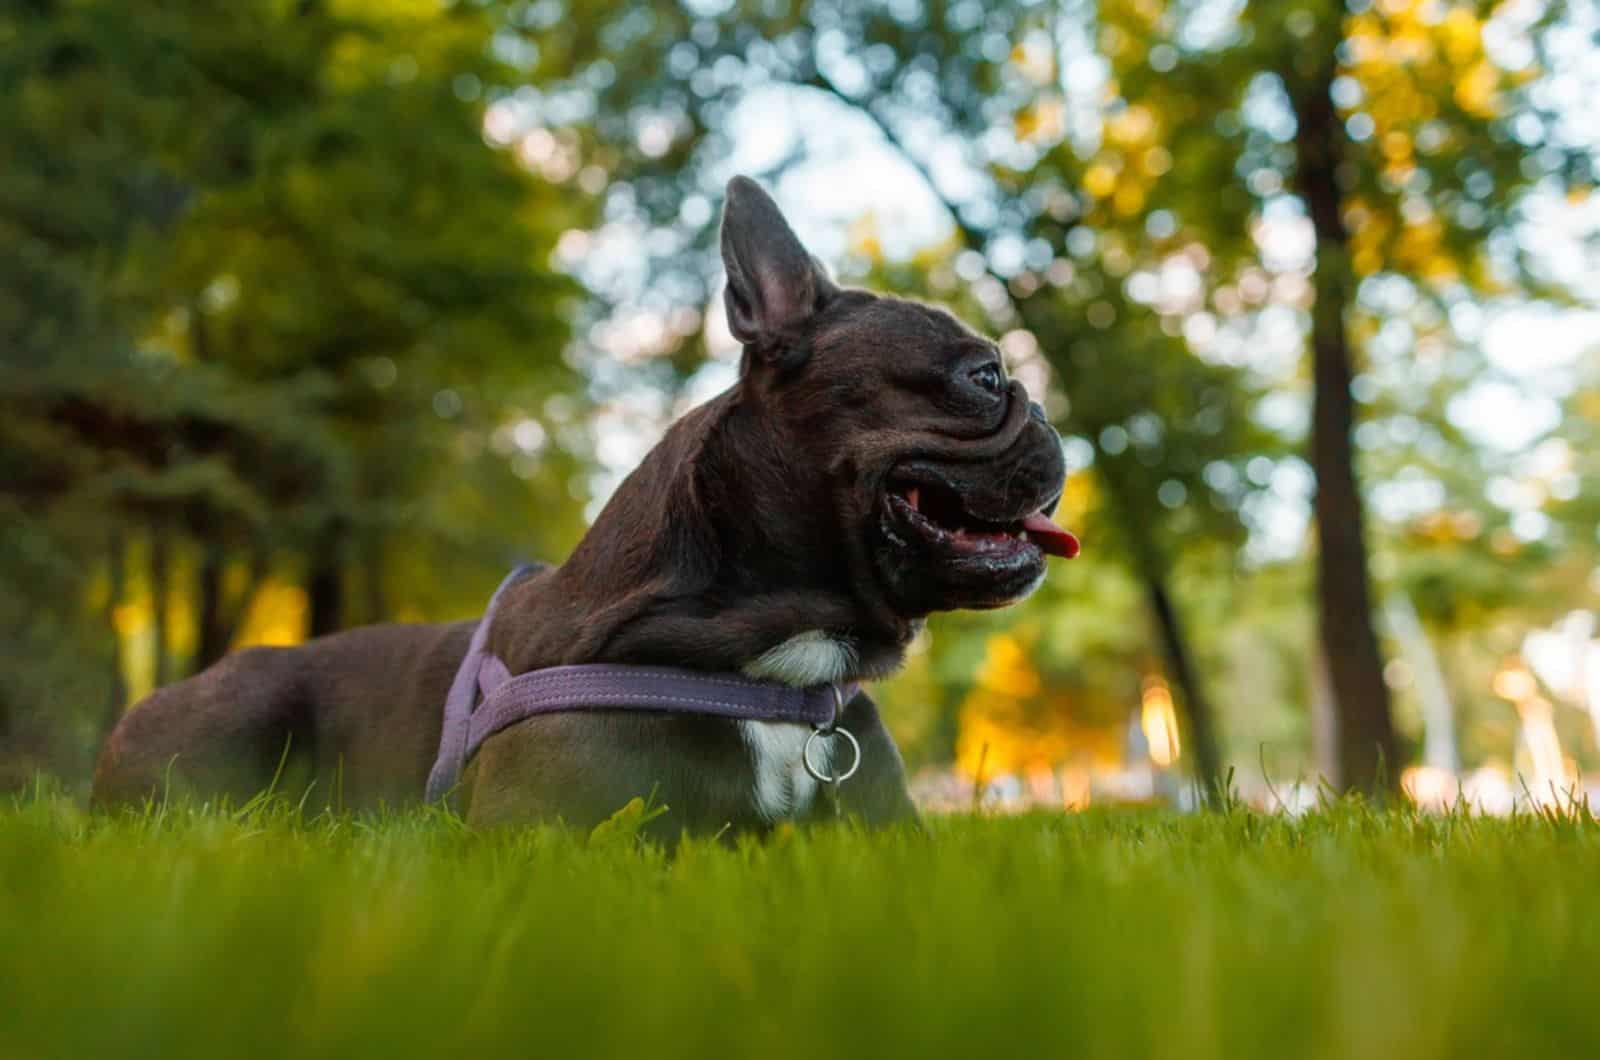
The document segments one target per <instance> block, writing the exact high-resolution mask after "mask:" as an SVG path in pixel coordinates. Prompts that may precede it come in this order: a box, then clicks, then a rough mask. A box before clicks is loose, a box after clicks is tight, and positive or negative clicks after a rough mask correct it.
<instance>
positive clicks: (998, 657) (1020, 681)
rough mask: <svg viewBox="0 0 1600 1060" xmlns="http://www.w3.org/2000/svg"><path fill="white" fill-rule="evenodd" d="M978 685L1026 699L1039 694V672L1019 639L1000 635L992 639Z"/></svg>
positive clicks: (1004, 634)
mask: <svg viewBox="0 0 1600 1060" xmlns="http://www.w3.org/2000/svg"><path fill="white" fill-rule="evenodd" d="M986 647H987V652H986V653H985V655H984V659H983V664H982V665H981V666H979V667H978V674H977V677H978V684H979V685H980V686H982V687H983V688H985V689H988V690H989V691H992V692H999V693H1001V694H1002V695H1006V696H1011V697H1013V698H1016V699H1025V698H1027V697H1029V696H1035V695H1038V694H1039V673H1038V671H1037V670H1035V669H1034V668H1033V663H1032V661H1031V660H1030V659H1029V658H1028V655H1027V652H1025V651H1024V650H1023V648H1022V645H1021V643H1019V642H1018V640H1017V638H1016V637H1015V636H1013V635H1011V634H1009V633H999V634H996V635H995V636H992V637H990V638H989V641H988V644H987V645H986Z"/></svg>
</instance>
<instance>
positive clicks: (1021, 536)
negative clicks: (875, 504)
mask: <svg viewBox="0 0 1600 1060" xmlns="http://www.w3.org/2000/svg"><path fill="white" fill-rule="evenodd" d="M888 503H889V506H890V508H891V509H892V510H893V511H894V512H895V514H897V515H898V516H899V517H900V519H901V520H902V521H903V522H904V523H905V525H906V526H907V527H909V528H911V529H913V530H915V531H916V532H917V533H919V534H920V535H922V536H923V537H924V538H926V539H928V540H929V541H930V542H932V543H935V544H938V545H940V546H943V547H944V548H947V549H949V550H951V551H953V552H958V553H970V554H974V555H985V556H994V557H997V558H998V557H1000V556H1010V555H1018V554H1021V553H1023V552H1026V551H1030V550H1032V549H1035V548H1036V549H1038V550H1039V551H1041V552H1044V553H1046V554H1047V555H1051V556H1061V557H1064V558H1066V559H1071V558H1072V557H1073V556H1076V555H1077V554H1078V539H1077V538H1076V537H1075V536H1073V534H1072V533H1071V532H1069V531H1067V530H1064V529H1062V528H1061V527H1059V526H1057V525H1056V524H1055V522H1054V521H1053V520H1052V519H1051V518H1050V517H1049V516H1048V515H1046V514H1045V512H1044V510H1043V509H1040V510H1039V511H1035V512H1032V513H1030V514H1028V515H1024V516H1022V517H1021V518H1018V519H1013V520H1009V521H1005V522H994V521H990V520H987V519H982V518H979V517H978V516H975V515H973V514H972V513H971V512H969V511H968V510H967V507H966V505H965V504H963V503H962V501H961V497H960V495H959V494H958V493H957V492H956V491H955V490H954V489H952V488H951V487H949V486H946V485H944V484H942V483H938V482H930V481H917V482H910V481H906V482H896V483H892V484H891V485H890V488H889V493H888Z"/></svg>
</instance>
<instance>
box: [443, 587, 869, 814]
mask: <svg viewBox="0 0 1600 1060" xmlns="http://www.w3.org/2000/svg"><path fill="white" fill-rule="evenodd" d="M536 569H537V568H535V567H528V566H524V567H518V568H517V569H516V570H514V571H512V572H511V573H510V574H509V575H507V576H506V579H505V581H503V582H501V583H500V588H498V589H496V590H495V592H494V596H492V597H490V599H489V607H488V610H486V611H485V612H484V614H483V618H482V619H481V620H480V621H479V622H478V628H477V629H475V630H474V631H473V633H472V641H471V643H470V644H468V646H467V654H466V658H464V659H462V660H461V666H460V667H459V668H458V669H457V670H456V676H455V680H454V681H452V682H451V684H450V694H449V696H448V697H447V698H446V699H445V702H444V729H443V732H442V733H441V735H440V738H439V756H438V758H436V759H435V760H434V763H433V769H432V770H431V771H430V772H429V774H428V789H427V797H428V799H429V800H430V801H433V800H437V799H441V798H443V797H444V796H445V795H447V794H448V793H449V792H450V790H451V789H452V788H454V787H455V785H456V782H457V781H459V780H460V779H461V772H462V770H463V769H465V768H466V764H467V760H468V759H470V758H471V757H472V756H473V755H474V754H476V753H477V751H478V748H479V747H480V746H482V744H483V741H485V740H487V739H488V738H489V737H490V736H493V735H494V734H495V733H497V732H499V731H500V730H501V729H504V728H506V727H507V726H510V725H515V724H516V723H517V722H519V721H524V720H526V719H528V718H532V717H535V716H537V715H540V714H554V713H558V712H562V711H571V710H648V711H665V712H671V713H680V714H712V715H717V716H719V717H724V718H736V719H739V720H742V721H788V722H803V723H805V724H808V725H810V726H811V727H812V734H811V736H810V737H809V738H808V739H807V741H806V744H805V746H804V748H803V750H802V753H801V759H802V762H803V763H804V765H805V768H806V770H807V772H809V773H811V775H812V776H813V777H815V778H816V779H818V780H820V781H824V782H833V783H837V782H839V781H842V780H845V779H847V778H848V777H849V776H850V775H851V774H852V773H854V772H855V770H856V767H857V766H858V765H859V764H860V761H861V749H860V746H859V745H858V744H857V743H856V741H855V737H853V736H851V735H850V733H849V731H848V730H846V729H841V728H837V727H836V725H835V723H836V722H837V721H838V717H839V715H840V714H842V713H843V710H844V704H845V703H847V702H849V701H850V699H851V698H852V697H853V696H854V695H855V691H856V689H855V686H854V685H847V686H845V687H843V688H840V687H838V686H836V685H815V686H812V687H810V688H791V687H789V686H787V685H779V684H772V683H770V682H766V681H754V680H751V679H750V678H747V677H743V676H741V675H738V674H717V673H704V672H700V671H696V670H681V669H677V668H674V667H666V666H623V665H612V664H606V663H594V664H586V665H581V666H552V667H549V668H547V669H543V670H529V671H528V672H527V673H523V674H517V675H515V676H513V675H512V673H511V671H510V670H508V669H507V668H506V664H505V663H504V662H502V661H501V660H500V659H499V657H497V656H496V655H495V654H494V653H493V652H491V651H489V649H488V646H487V644H488V639H489V624H490V620H491V619H492V618H493V617H494V613H495V609H496V608H497V607H498V605H499V603H500V600H501V597H503V596H504V595H505V591H506V590H507V589H508V588H510V587H511V586H512V585H513V584H514V583H516V582H517V581H519V580H520V579H522V578H523V577H524V576H525V575H527V574H529V573H531V572H533V571H534V570H536ZM480 695H481V697H482V698H481V700H480V698H479V697H480ZM836 734H837V735H841V736H844V737H845V738H846V739H847V741H848V742H849V744H850V745H851V747H852V748H853V750H854V752H855V760H854V762H853V764H852V765H851V766H850V768H849V769H848V770H846V771H844V772H843V773H841V774H831V773H830V774H826V775H825V774H823V773H821V772H819V771H818V770H817V769H816V768H815V767H814V766H813V765H812V762H811V757H810V750H811V745H812V743H813V742H814V741H815V740H816V738H817V737H819V736H833V735H836Z"/></svg>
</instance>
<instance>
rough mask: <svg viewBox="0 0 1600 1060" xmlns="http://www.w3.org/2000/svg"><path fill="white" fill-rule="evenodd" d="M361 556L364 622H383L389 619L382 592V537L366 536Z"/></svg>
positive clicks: (387, 607)
mask: <svg viewBox="0 0 1600 1060" xmlns="http://www.w3.org/2000/svg"><path fill="white" fill-rule="evenodd" d="M365 544H366V548H365V554H364V555H363V556H362V564H361V568H362V571H361V572H362V575H363V588H364V589H365V590H366V601H365V607H366V620H367V621H368V622H383V621H386V620H387V619H388V617H389V601H388V600H387V599H386V598H385V596H384V592H383V537H382V536H381V535H379V534H368V535H366V538H365Z"/></svg>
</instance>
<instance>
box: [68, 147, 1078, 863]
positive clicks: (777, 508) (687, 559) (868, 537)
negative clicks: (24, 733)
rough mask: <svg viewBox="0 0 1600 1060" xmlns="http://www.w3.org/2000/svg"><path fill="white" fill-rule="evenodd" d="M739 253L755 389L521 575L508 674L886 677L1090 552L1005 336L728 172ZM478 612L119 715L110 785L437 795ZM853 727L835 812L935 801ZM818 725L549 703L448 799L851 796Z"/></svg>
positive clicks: (686, 808) (864, 719)
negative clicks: (853, 744) (910, 787)
mask: <svg viewBox="0 0 1600 1060" xmlns="http://www.w3.org/2000/svg"><path fill="white" fill-rule="evenodd" d="M721 248H722V258H723V263H724V265H725V267H726V270H727V286H726V291H725V294H724V298H725V304H726V308H727V320H728V326H729V329H730V330H731V331H732V333H733V335H734V337H735V338H737V339H738V341H739V342H740V343H742V344H743V353H742V357H741V362H740V374H739V378H738V381H737V382H736V383H735V384H734V385H733V386H732V387H731V388H730V389H729V390H727V391H726V392H725V393H723V394H721V395H720V396H718V397H716V398H714V399H712V400H711V401H708V402H707V403H705V404H704V405H701V406H699V407H698V408H695V409H693V410H692V411H690V412H689V413H687V414H686V415H685V416H683V417H682V418H681V419H680V420H678V421H677V422H676V423H674V424H673V425H672V426H671V428H670V429H669V430H668V431H667V432H666V435H665V437H664V438H663V439H662V441H661V442H660V444H658V445H657V446H656V447H655V448H654V449H653V450H652V451H651V452H650V454H649V455H648V456H647V457H646V458H645V459H644V461H643V463H641V464H640V466H639V467H638V468H637V469H636V470H634V471H633V473H632V474H630V475H629V476H628V477H627V479H626V480H625V481H624V482H623V483H622V484H621V486H620V487H619V488H618V489H617V491H616V493H615V494H614V495H613V496H612V497H611V499H610V501H609V503H608V504H607V505H606V506H605V509H604V510H603V511H602V512H601V513H600V516H599V518H598V519H596V520H595V523H594V525H593V527H591V528H590V530H589V531H588V533H587V534H586V535H585V536H584V538H583V539H582V541H581V542H580V543H579V544H578V546H577V548H576V549H575V550H574V551H573V553H572V555H571V556H570V557H569V558H568V559H567V561H566V562H565V563H563V564H561V565H560V566H552V567H547V568H543V569H541V570H539V571H538V572H537V573H535V574H533V575H531V576H528V577H526V578H524V579H522V580H521V581H519V582H517V583H515V584H514V585H512V586H510V587H509V588H508V589H507V590H506V592H505V595H504V598H503V602H502V604H501V605H500V607H499V609H498V611H497V613H496V614H495V616H494V618H493V620H492V625H491V628H490V629H489V631H488V646H489V648H490V650H492V651H493V652H494V654H495V655H497V656H498V657H499V658H500V659H501V660H503V661H504V662H505V663H506V665H507V667H508V669H509V670H510V672H511V673H512V674H519V673H523V672H525V671H528V670H532V669H535V668H542V667H550V666H556V665H562V664H572V663H591V662H604V663H622V664H646V665H666V666H676V667H688V668H692V669H698V670H705V671H715V672H739V673H742V674H744V675H746V676H748V677H753V678H757V679H761V680H766V681H772V682H782V683H785V684H789V685H795V686H814V685H820V684H825V683H834V684H838V685H844V684H848V683H853V682H858V681H864V680H870V679H873V678H878V677H883V676H885V675H887V674H889V673H890V672H891V671H893V670H894V669H895V668H896V667H897V666H898V665H899V664H900V662H901V661H902V658H903V656H904V653H905V651H906V647H907V645H908V643H909V642H910V641H911V639H912V637H913V636H914V635H915V634H916V632H917V630H918V629H919V627H920V626H921V624H922V622H923V621H924V619H925V618H926V616H927V615H929V614H930V613H932V612H935V611H943V610H950V609H956V608H994V607H1001V606H1004V605H1007V604H1011V603H1014V602H1015V601H1017V600H1020V599H1022V598H1023V597H1024V596H1026V595H1028V593H1030V592H1031V591H1032V590H1033V589H1034V588H1035V587H1036V586H1038V585H1039V583H1040V581H1041V580H1042V579H1043V577H1044V573H1045V563H1046V559H1045V557H1046V556H1047V555H1050V554H1054V555H1062V556H1070V555H1072V554H1073V553H1075V552H1076V541H1075V540H1074V539H1073V538H1072V536H1071V535H1070V534H1068V533H1067V532H1066V531H1064V530H1062V529H1060V528H1059V527H1057V526H1056V525H1055V524H1054V523H1053V522H1052V521H1051V519H1050V514H1051V512H1052V511H1053V509H1054V507H1055V505H1056V503H1057V500H1058V499H1059V497H1060V493H1061V489H1062V484H1063V477H1064V468H1063V460H1062V452H1061V444H1060V439H1059V438H1058V436H1057V435H1056V432H1055V431H1054V430H1053V429H1052V428H1051V426H1050V424H1049V423H1048V422H1047V420H1046V418H1045V415H1044V413H1043V411H1042V410H1041V409H1040V407H1039V406H1038V405H1037V404H1034V403H1033V402H1032V401H1030V400H1029V397H1028V394H1027V392H1026V390H1025V389H1024V388H1023V386H1022V385H1021V384H1020V383H1018V382H1017V381H1015V380H1011V379H1008V378H1007V375H1006V369H1005V366H1004V364H1003V362H1002V360H1001V357H1000V354H999V352H998V350H997V349H996V347H995V344H994V343H992V342H990V341H989V340H987V339H985V338H983V337H981V336H980V335H978V334H977V333H975V332H974V331H973V330H971V329H969V328H968V327H966V326H964V325H963V324H962V323H961V322H960V321H958V320H957V319H956V318H955V317H953V316H951V315H950V314H949V313H947V312H945V311H943V310H941V309H937V308H933V307H931V306H927V305H922V304H919V303H917V302H913V301H907V300H904V299H900V298H893V297H888V296H884V295H880V294H874V293H871V292H869V291H865V290H856V289H850V288H843V287H840V286H838V285H836V284H835V283H834V282H833V281H832V280H831V279H829V277H828V275H827V274H826V272H824V270H823V268H822V266H821V265H820V264H819V263H818V262H817V261H816V259H814V258H813V257H812V256H811V255H810V254H809V253H807V252H806V250H805V249H804V247H802V246H801V244H800V242H799V240H798V239H797V238H796V237H795V235H794V233H793V231H792V230H791V229H790V227H789V225H788V223H787V222H786V221H785V220H784V218H783V216H782V214H781V213H780V212H779V210H778V208H777V206H776V204H775V203H774V202H773V201H772V199H770V198H769V197H768V196H767V194H766V193H765V192H764V191H763V190H762V189H761V188H760V186H759V185H757V184H756V183H754V182H753V181H751V180H749V179H746V178H743V177H736V178H735V179H734V180H733V181H732V182H731V183H730V184H729V185H728V189H727V197H726V201H725V204H724V210H723V219H722V233H721ZM476 624H477V623H476V622H475V621H468V622H457V623H453V624H448V625H380V626H370V627H364V628H359V629H353V630H350V631H347V632H343V633H338V634H334V635H332V636H327V637H322V638H318V639H316V640H312V641H310V642H309V643H306V644H304V645H300V646H298V647H292V648H249V649H246V650H242V651H239V652H236V653H234V654H232V655H229V656H227V657H226V658H224V659H222V660H221V661H220V662H218V663H217V664H216V665H214V666H212V667H211V668H209V669H207V670H205V671H204V672H202V673H200V674H197V675H195V676H194V677H191V678H189V679H187V680H185V681H182V682H179V683H177V684H174V685H171V686H169V687H166V688H162V689H159V690H157V691H156V692H154V693H152V694H151V695H150V696H149V697H148V698H146V699H145V700H144V701H142V702H141V703H140V704H138V705H137V706H136V707H134V708H133V709H132V710H131V711H130V712H128V713H127V714H126V715H125V716H124V717H123V718H122V720H121V722H120V723H119V724H118V725H117V726H116V727H115V729H114V730H113V731H112V733H111V735H110V736H109V738H108V739H107V741H106V744H105V747H104V748H103V750H102V752H101V755H100V758H99V762H98V765H97V768H96V772H95V779H94V800H95V802H96V803H97V804H99V805H113V804H117V803H126V802H129V801H138V800H143V799H145V798H146V797H149V796H151V795H153V794H159V793H160V792H162V791H163V790H165V788H166V787H167V786H168V785H169V784H170V785H172V786H173V787H176V788H178V789H180V790H189V791H194V792H198V793H202V794H219V793H225V794H229V795H231V796H233V797H235V798H244V797H248V796H249V795H251V794H254V793H255V792H257V791H259V790H261V789H263V788H264V787H266V786H268V785H269V784H270V783H271V782H272V780H273V778H274V777H275V776H278V775H279V773H280V770H282V769H284V768H285V767H286V766H287V767H288V768H289V769H291V771H292V770H293V769H296V768H298V769H299V770H300V772H299V773H298V774H295V773H293V772H291V774H290V775H294V776H298V777H300V778H301V780H304V779H306V778H309V779H311V780H314V781H315V782H316V783H317V785H318V790H320V791H322V792H324V793H330V797H332V796H334V795H336V797H337V798H338V799H339V800H340V802H341V803H342V804H343V805H346V806H352V807H372V806H377V805H380V804H389V805H394V804H399V803H404V802H414V801H417V800H419V799H420V798H421V797H422V796H423V791H424V785H425V782H426V779H427V776H428V772H429V767H430V765H431V764H432V762H433V760H434V756H435V753H436V752H437V750H438V748H439V743H440V724H441V712H442V705H443V703H444V701H445V696H446V692H447V689H448V688H449V686H450V683H451V680H452V677H453V675H454V673H455V671H456V668H457V666H458V664H459V663H460V662H461V661H462V658H463V656H464V654H465V653H466V651H467V646H468V641H469V639H470V638H471V636H472V634H473V631H474V629H475V627H476ZM840 724H841V725H842V726H843V727H845V728H847V729H849V730H850V731H851V732H852V733H854V734H855V736H856V737H857V739H858V741H859V743H860V769H859V772H858V773H857V775H855V776H854V777H852V778H851V779H850V780H848V781H847V782H844V783H843V784H840V785H838V788H837V808H838V809H842V810H843V811H845V812H847V813H849V814H852V815H855V816H857V817H859V818H860V819H861V820H863V821H865V822H867V823H869V824H873V825H876V824H884V823H888V822H893V821H896V820H900V819H904V818H911V817H913V816H914V815H915V809H914V807H913V805H912V801H911V798H910V796H909V794H908V792H907V788H906V781H905V774H904V768H903V765H902V762H901V758H900V755H899V752H898V750H897V749H896V747H895V744H894V741H893V740H892V739H891V738H890V735H889V733H888V732H887V731H886V730H885V728H884V726H883V725H882V723H881V722H880V720H879V718H878V714H877V710H876V708H875V707H874V705H873V703H872V700H871V699H870V697H868V696H867V694H866V693H864V692H861V693H857V694H856V695H854V696H853V698H851V699H850V701H849V702H848V703H847V704H846V705H845V710H844V713H843V715H842V717H841V718H840ZM808 734H809V730H808V729H807V728H806V727H805V726H804V725H800V724H795V723H784V722H755V721H745V720H735V719H728V718H719V717H711V716H704V715H682V714H665V713H652V712H646V711H623V710H610V711H597V710H579V711H572V712H570V713H560V714H549V715H543V716H539V717H535V718H530V719H527V720H525V721H523V722H521V723H519V724H516V725H513V726H511V727H509V728H507V729H505V730H503V731H501V732H499V733H497V734H496V735H494V736H492V737H490V738H489V739H488V740H487V741H486V742H485V743H484V745H483V746H482V748H481V749H480V751H479V752H478V754H477V755H476V756H475V758H474V759H473V761H472V762H471V763H470V764H469V765H468V768H467V770H466V772H465V774H464V775H463V777H462V780H461V783H460V784H459V785H458V787H457V790H456V792H455V796H454V797H455V798H456V800H457V803H458V805H459V806H460V807H461V809H462V812H463V813H464V815H465V817H466V819H467V821H468V822H469V823H471V824H474V825H493V824H499V823H507V822H524V821H536V820H545V821H563V822H566V823H567V824H569V825H572V826H576V827H589V826H592V825H594V824H595V823H597V822H599V821H601V820H604V819H605V818H606V817H607V816H608V815H610V814H612V813H613V812H614V811H616V810H617V809H618V808H619V807H621V806H623V805H624V804H625V803H627V802H628V801H629V800H630V799H631V798H633V797H634V796H641V795H650V794H651V793H653V794H654V798H655V800H656V802H657V803H658V804H660V805H664V806H665V807H666V808H667V812H666V813H665V814H664V815H662V816H661V817H659V818H657V819H656V820H655V821H653V822H652V825H651V827H652V828H654V829H655V830H656V831H657V832H659V833H660V834H663V835H668V834H670V835H676V834H681V833H682V832H685V831H687V832H689V833H717V832H725V831H730V830H731V831H761V830H764V829H768V828H771V827H772V826H774V825H775V824H777V823H778V822H782V821H788V820H803V819H806V818H809V817H813V816H815V815H817V814H818V813H821V812H825V811H824V809H823V806H824V804H825V803H830V802H834V801H835V800H833V799H822V798H819V797H818V796H819V787H820V785H819V783H818V781H817V780H815V779H814V778H813V777H812V776H811V775H810V773H808V771H807V770H806V769H805V768H804V767H803V765H802V763H801V757H800V756H801V754H802V746H803V744H804V742H805V740H806V737H807V736H808ZM829 743H830V744H831V741H829ZM286 748H287V751H286ZM841 768H842V767H841Z"/></svg>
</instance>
